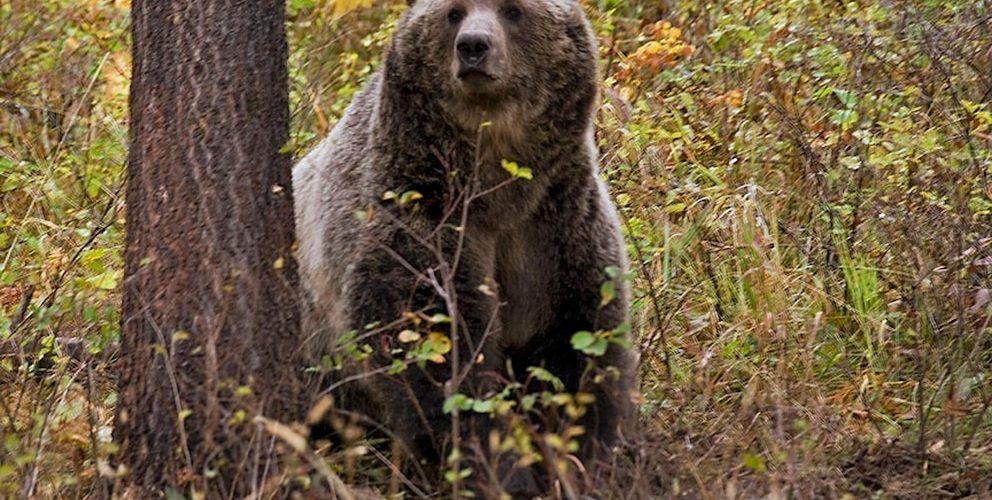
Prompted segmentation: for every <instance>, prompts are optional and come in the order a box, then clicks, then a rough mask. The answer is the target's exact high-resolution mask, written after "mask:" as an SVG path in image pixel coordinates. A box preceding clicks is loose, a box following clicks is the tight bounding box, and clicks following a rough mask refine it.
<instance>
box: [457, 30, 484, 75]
mask: <svg viewBox="0 0 992 500" xmlns="http://www.w3.org/2000/svg"><path fill="white" fill-rule="evenodd" d="M489 46H490V41H489V36H488V35H486V34H485V33H462V34H460V35H458V39H457V40H455V48H456V50H458V60H459V61H461V64H462V68H463V70H470V69H475V68H477V67H478V66H480V65H481V64H482V63H483V61H485V59H486V54H488V53H489Z"/></svg>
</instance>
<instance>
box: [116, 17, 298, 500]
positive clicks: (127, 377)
mask: <svg viewBox="0 0 992 500" xmlns="http://www.w3.org/2000/svg"><path fill="white" fill-rule="evenodd" d="M284 8H285V6H284V2H283V1H282V0H257V1H252V2H245V1H238V0H136V1H135V2H134V3H133V12H132V35H133V43H134V48H133V51H134V52H133V61H134V63H133V64H134V66H133V72H132V82H131V96H130V109H131V122H130V125H131V137H130V154H129V158H128V177H129V179H128V188H127V238H126V250H125V281H124V298H123V315H122V317H123V318H124V320H123V325H122V328H123V333H122V337H123V340H122V344H121V359H120V362H119V372H118V374H119V387H120V400H119V408H118V411H117V420H116V425H115V435H116V439H117V441H118V442H119V443H120V445H121V451H120V460H121V462H122V463H123V464H124V465H126V466H127V468H128V469H129V471H128V474H127V476H126V482H127V483H128V484H129V486H130V488H131V491H132V492H134V491H136V492H138V494H140V495H141V496H144V495H146V494H150V493H153V492H156V491H159V492H160V491H162V490H163V489H164V488H166V487H172V488H177V489H181V490H187V491H188V490H189V489H190V488H192V489H195V490H198V491H204V492H207V493H214V494H213V495H209V494H208V497H213V496H218V495H223V497H224V498H229V497H231V496H242V495H243V494H245V493H247V492H250V491H251V490H252V488H254V487H257V486H258V485H259V483H260V482H261V481H262V480H264V476H265V473H264V472H263V471H269V472H271V470H272V469H273V467H271V466H269V467H267V465H268V464H267V460H269V459H270V458H271V453H270V449H271V439H270V438H269V437H268V436H266V435H264V433H262V432H261V431H260V430H259V429H258V427H257V426H255V425H253V424H252V416H253V415H255V414H265V415H266V416H274V417H276V418H282V419H285V418H292V417H293V416H295V411H296V408H295V405H294V404H293V399H298V398H299V396H300V393H299V391H298V390H297V389H298V386H296V385H294V384H296V383H297V380H298V377H296V376H295V373H296V372H297V371H298V367H299V364H297V363H295V361H294V352H296V350H297V349H296V348H297V346H298V344H299V338H298V336H299V310H298V303H297V301H296V293H297V291H296V290H297V274H296V268H295V263H294V261H293V259H292V255H291V245H292V242H293V213H292V199H291V191H290V159H289V157H288V156H287V155H285V154H283V153H280V148H282V147H283V145H284V144H285V142H286V140H287V138H288V124H289V106H288V96H287V95H288V91H287V85H288V84H287V69H286V58H287V48H286V38H285V29H284V24H283V22H284V20H283V18H284Z"/></svg>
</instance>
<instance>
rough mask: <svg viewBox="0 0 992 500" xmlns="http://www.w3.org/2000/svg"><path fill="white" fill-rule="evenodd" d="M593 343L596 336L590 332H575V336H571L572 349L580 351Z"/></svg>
mask: <svg viewBox="0 0 992 500" xmlns="http://www.w3.org/2000/svg"><path fill="white" fill-rule="evenodd" d="M595 341H596V336H595V335H593V334H592V332H587V331H581V332H575V335H572V348H574V349H575V350H578V351H581V350H583V349H586V348H588V347H589V346H591V345H592V344H593V342H595Z"/></svg>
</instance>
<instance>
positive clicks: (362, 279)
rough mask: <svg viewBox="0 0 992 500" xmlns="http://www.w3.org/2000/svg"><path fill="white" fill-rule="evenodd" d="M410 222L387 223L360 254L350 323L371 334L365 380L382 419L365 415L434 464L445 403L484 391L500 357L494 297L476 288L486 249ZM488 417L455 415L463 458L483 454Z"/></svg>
mask: <svg viewBox="0 0 992 500" xmlns="http://www.w3.org/2000/svg"><path fill="white" fill-rule="evenodd" d="M411 227H413V226H412V225H406V226H404V227H401V228H393V229H391V230H390V231H389V233H388V236H387V237H380V238H379V239H378V242H379V243H377V244H376V246H375V247H374V248H372V249H370V250H368V251H366V252H365V254H364V255H363V256H362V258H361V259H360V260H359V262H358V265H357V267H356V268H355V271H354V272H355V280H354V282H355V286H354V288H353V290H352V291H351V295H350V301H349V302H350V307H351V309H352V311H351V315H352V321H351V323H352V326H353V328H354V329H355V330H356V331H359V332H361V331H376V332H377V333H375V334H374V335H372V337H371V339H370V340H371V344H372V345H373V351H374V354H373V356H372V362H373V364H374V365H375V366H374V367H372V368H373V371H374V372H375V373H376V375H375V376H374V377H373V379H372V384H371V385H372V389H373V391H374V392H376V393H377V394H376V395H375V396H376V398H377V399H378V400H379V405H380V406H381V407H382V409H383V410H384V414H385V415H381V416H380V415H371V417H373V418H376V417H379V418H385V419H388V424H389V427H391V429H392V431H393V432H394V434H395V435H396V436H398V437H399V438H400V439H401V440H403V442H404V444H405V445H406V446H407V447H408V448H409V449H410V451H411V452H412V453H413V455H414V456H415V458H417V459H419V460H423V461H424V462H425V463H426V464H427V465H429V466H432V467H433V466H439V465H442V464H443V463H444V460H445V457H446V456H447V452H448V451H450V449H451V445H452V441H453V439H452V437H453V433H452V422H453V418H452V415H451V414H450V413H445V412H444V408H443V407H444V402H445V399H446V398H447V397H449V396H451V395H453V394H464V395H466V396H468V397H484V396H485V395H486V394H487V393H488V392H489V391H491V389H492V388H493V387H495V384H496V382H497V376H496V372H497V369H498V368H499V367H501V366H502V356H500V354H499V352H498V351H497V350H495V345H496V344H495V342H494V337H495V336H496V332H497V329H498V322H497V321H496V317H495V314H496V309H497V306H496V301H495V299H494V298H493V297H491V296H490V295H488V294H486V293H484V290H485V288H482V289H481V290H480V285H483V284H484V283H485V279H486V276H488V275H489V274H490V273H491V267H492V263H491V251H488V252H487V249H486V247H485V245H484V244H483V243H482V242H478V241H475V240H472V239H471V238H463V239H460V238H458V235H457V233H455V232H454V231H451V232H450V233H451V234H447V235H444V234H440V235H439V233H437V232H434V233H432V232H431V231H429V230H427V229H426V228H421V230H420V231H419V232H417V233H416V234H414V233H412V232H411V229H410V228H411ZM444 230H445V229H443V228H442V229H440V230H438V231H444ZM431 234H433V236H431ZM439 314H443V315H444V316H447V317H448V318H450V320H449V319H444V318H443V317H442V319H440V320H438V318H439V316H438V315H439ZM370 325H372V326H370ZM490 420H491V419H490V418H489V416H488V415H482V414H477V413H472V412H462V413H461V415H460V418H459V429H458V433H457V436H458V438H459V440H460V441H461V443H460V446H459V448H460V449H461V450H462V456H464V457H467V458H469V459H471V458H472V457H474V456H479V454H478V453H475V452H476V451H482V454H481V455H482V456H485V451H484V450H481V449H482V448H484V444H485V443H486V442H487V441H488V434H489V429H491V428H492V424H491V421H490Z"/></svg>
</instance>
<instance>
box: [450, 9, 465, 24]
mask: <svg viewBox="0 0 992 500" xmlns="http://www.w3.org/2000/svg"><path fill="white" fill-rule="evenodd" d="M463 17H465V13H464V12H462V11H461V10H459V9H451V10H449V11H448V22H449V23H451V24H458V22H459V21H461V20H462V18H463Z"/></svg>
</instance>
